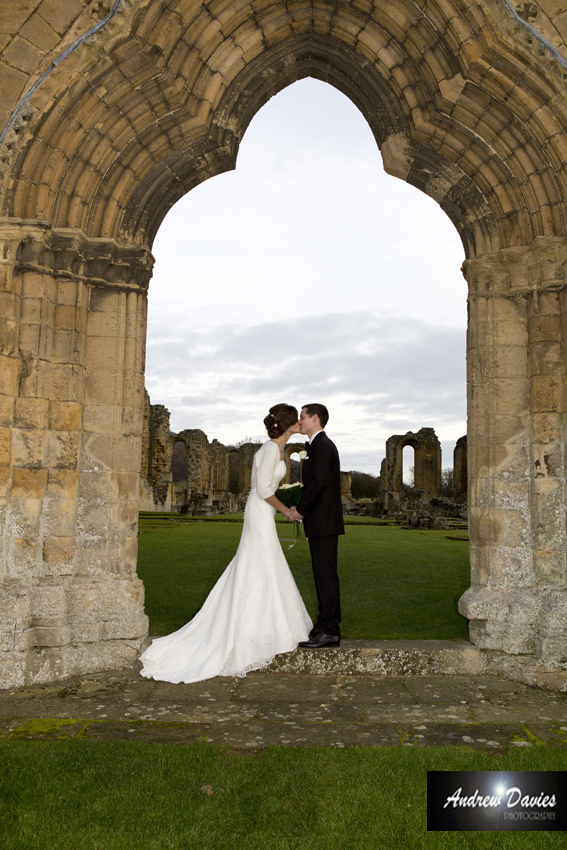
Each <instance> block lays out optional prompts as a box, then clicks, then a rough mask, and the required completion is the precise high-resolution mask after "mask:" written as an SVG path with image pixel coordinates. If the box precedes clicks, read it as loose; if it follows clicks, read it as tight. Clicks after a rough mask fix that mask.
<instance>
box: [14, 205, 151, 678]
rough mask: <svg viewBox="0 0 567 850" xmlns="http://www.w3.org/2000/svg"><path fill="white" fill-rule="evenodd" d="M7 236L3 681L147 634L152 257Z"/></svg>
mask: <svg viewBox="0 0 567 850" xmlns="http://www.w3.org/2000/svg"><path fill="white" fill-rule="evenodd" d="M0 241H1V242H2V244H3V246H4V250H3V257H4V260H3V262H2V263H1V264H0V276H1V289H2V295H1V297H2V303H3V309H2V322H3V326H4V330H3V338H2V339H3V347H2V355H1V356H0V361H1V362H0V374H1V385H0V388H1V391H2V393H1V399H2V402H1V409H2V425H3V427H2V432H1V436H0V440H1V446H2V457H1V461H2V464H3V468H2V481H3V485H2V486H3V493H4V497H3V502H4V503H3V510H2V514H1V522H2V540H3V545H2V549H1V552H0V583H1V585H2V593H1V597H0V599H1V601H0V613H1V622H2V628H1V632H0V635H1V642H0V647H1V651H0V681H2V682H8V683H12V684H23V683H24V682H25V681H31V680H35V681H45V680H49V679H53V678H61V677H64V676H67V675H71V674H72V673H75V672H77V673H78V672H81V671H82V670H84V669H97V668H104V667H108V666H116V664H117V663H118V664H119V663H121V662H122V661H125V660H127V659H128V658H132V657H134V655H135V653H136V652H137V651H138V650H139V648H140V646H141V644H142V641H143V640H144V638H145V635H146V633H147V617H146V616H145V614H144V611H143V586H142V583H141V582H140V580H139V579H138V578H137V577H136V573H135V564H136V553H137V515H138V477H139V469H140V453H141V432H142V408H143V361H144V339H145V319H146V314H145V311H146V299H145V290H146V287H147V280H148V277H149V268H151V265H150V264H149V262H148V259H147V257H148V255H147V252H146V251H145V250H140V251H139V252H137V256H133V255H132V254H130V253H129V252H128V253H126V254H125V253H124V252H121V251H120V250H119V249H117V247H116V246H112V245H109V244H106V245H104V246H102V245H101V244H97V245H96V247H95V248H93V245H92V243H89V241H88V240H86V239H79V238H77V237H76V236H75V235H69V234H59V233H54V232H53V231H52V230H51V228H49V227H47V226H45V225H41V224H37V223H30V224H23V223H20V224H19V223H16V222H5V223H4V225H3V226H2V227H0ZM103 247H104V250H103ZM93 251H94V252H95V254H96V255H98V252H99V251H100V252H101V253H103V256H104V259H102V258H101V259H94V258H93V256H92V252H93ZM117 264H120V276H121V277H125V276H126V274H128V275H129V281H128V283H117V282H116V277H115V269H116V265H117ZM94 266H96V274H95V269H94ZM55 270H56V271H55Z"/></svg>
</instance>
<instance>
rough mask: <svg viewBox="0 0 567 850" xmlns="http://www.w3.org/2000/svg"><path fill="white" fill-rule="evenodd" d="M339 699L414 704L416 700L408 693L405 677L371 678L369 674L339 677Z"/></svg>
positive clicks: (365, 702) (369, 702) (358, 701)
mask: <svg viewBox="0 0 567 850" xmlns="http://www.w3.org/2000/svg"><path fill="white" fill-rule="evenodd" d="M339 681H340V699H341V700H342V701H344V702H355V703H358V704H360V705H372V704H374V703H386V704H390V705H391V704H395V705H414V704H415V702H416V700H415V698H414V697H413V695H412V694H411V693H410V690H409V688H408V686H407V682H406V680H405V679H397V678H393V677H385V678H376V679H375V678H372V677H369V676H359V677H357V678H356V677H345V678H344V679H340V680H339Z"/></svg>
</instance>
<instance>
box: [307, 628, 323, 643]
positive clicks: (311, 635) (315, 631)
mask: <svg viewBox="0 0 567 850" xmlns="http://www.w3.org/2000/svg"><path fill="white" fill-rule="evenodd" d="M320 631H321V626H313V628H312V629H311V631H310V632H309V640H311V638H314V637H317V635H318V634H319V632H320Z"/></svg>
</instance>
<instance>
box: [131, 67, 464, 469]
mask: <svg viewBox="0 0 567 850" xmlns="http://www.w3.org/2000/svg"><path fill="white" fill-rule="evenodd" d="M153 253H154V256H155V257H156V265H155V271H154V276H153V279H152V281H151V283H150V307H149V323H148V348H147V364H146V386H147V388H148V391H149V393H150V397H151V401H152V403H153V404H165V405H166V407H168V408H169V410H170V411H171V427H172V430H173V431H181V430H183V429H185V428H201V429H202V430H203V431H204V432H205V433H206V434H207V436H208V438H209V439H210V440H211V439H213V438H217V439H218V440H220V441H221V442H222V443H225V444H231V443H235V442H238V441H240V440H242V439H244V438H245V437H253V438H261V439H265V438H266V435H265V432H264V430H263V425H262V420H263V418H264V416H266V414H267V412H268V408H269V407H271V406H272V405H273V404H276V403H278V402H280V401H285V402H288V403H290V404H295V405H296V406H297V407H300V406H301V405H302V404H305V403H307V402H315V401H317V402H323V403H324V404H326V405H327V407H328V408H329V411H330V415H331V418H330V421H329V425H328V427H327V429H326V430H327V433H328V434H329V436H330V437H331V438H332V439H333V440H334V441H335V442H336V444H337V446H338V448H339V452H340V455H341V468H342V469H344V470H349V469H359V470H363V471H366V472H372V473H374V474H377V473H379V471H380V461H381V459H382V457H383V456H384V443H385V441H386V439H387V438H388V437H389V436H391V435H392V434H405V433H406V432H407V431H409V430H412V431H416V430H418V429H419V428H421V427H424V426H427V427H433V428H435V431H436V433H437V436H438V437H439V439H440V440H441V441H442V447H443V466H444V467H446V466H452V465H453V448H454V444H455V442H456V440H457V439H458V437H460V436H462V435H463V434H464V433H465V432H466V406H465V328H466V285H465V282H464V279H463V277H462V274H461V272H460V266H461V264H462V262H463V260H464V253H463V248H462V245H461V242H460V239H459V237H458V235H457V232H456V230H455V228H454V227H453V225H452V224H451V222H450V221H449V219H448V218H447V217H446V216H445V214H444V213H443V212H442V211H441V209H440V208H439V206H438V205H437V204H436V203H435V201H433V200H432V199H431V198H428V197H426V196H425V195H423V194H422V193H421V192H419V191H418V190H417V189H414V188H413V187H412V186H408V185H406V184H405V183H403V182H402V181H401V180H397V179H396V178H393V177H389V176H388V175H387V174H385V172H384V170H383V168H382V160H381V157H380V153H379V151H378V148H377V145H376V142H375V140H374V138H373V136H372V134H371V132H370V129H369V127H368V125H367V124H366V122H365V120H364V118H363V117H362V115H361V114H360V112H359V111H358V110H357V109H356V107H355V106H354V105H353V104H352V103H351V102H350V101H349V100H348V99H347V98H346V97H345V96H344V95H342V94H341V93H340V92H338V91H337V90H336V89H333V88H332V87H331V86H329V85H326V84H324V83H321V82H318V81H315V80H303V81H301V82H299V83H295V84H294V85H292V86H290V87H289V88H287V89H285V90H284V91H283V92H281V93H280V94H279V95H277V96H276V97H274V98H272V100H270V101H269V103H267V104H266V105H265V106H264V107H263V108H262V109H261V110H260V112H259V113H258V114H257V115H256V117H255V118H254V120H253V121H252V123H251V124H250V126H249V128H248V130H247V132H246V135H245V136H244V139H243V141H242V145H241V148H240V153H239V156H238V162H237V167H236V170H235V171H232V172H229V173H227V174H222V175H220V176H218V177H215V178H213V179H212V180H208V181H207V182H206V183H203V184H201V185H200V186H198V187H197V188H196V189H194V190H193V191H192V192H190V193H189V194H188V195H186V196H185V198H183V199H182V200H181V201H179V202H178V203H177V204H176V206H175V207H174V208H173V209H172V210H171V212H170V213H169V215H168V216H167V217H166V219H165V221H164V222H163V224H162V226H161V229H160V231H159V233H158V236H157V238H156V241H155V243H154V247H153Z"/></svg>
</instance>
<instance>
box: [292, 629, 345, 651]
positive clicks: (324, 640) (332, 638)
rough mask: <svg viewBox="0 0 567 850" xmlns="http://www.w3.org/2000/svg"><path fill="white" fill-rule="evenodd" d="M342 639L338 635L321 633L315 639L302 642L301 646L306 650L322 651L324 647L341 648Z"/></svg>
mask: <svg viewBox="0 0 567 850" xmlns="http://www.w3.org/2000/svg"><path fill="white" fill-rule="evenodd" d="M340 645H341V639H340V637H339V636H338V635H327V634H325V632H319V633H318V634H316V635H315V637H312V638H309V640H302V641H301V643H300V644H299V646H302V647H303V648H304V649H321V647H323V646H340Z"/></svg>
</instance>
